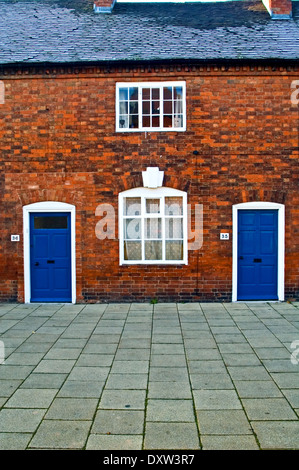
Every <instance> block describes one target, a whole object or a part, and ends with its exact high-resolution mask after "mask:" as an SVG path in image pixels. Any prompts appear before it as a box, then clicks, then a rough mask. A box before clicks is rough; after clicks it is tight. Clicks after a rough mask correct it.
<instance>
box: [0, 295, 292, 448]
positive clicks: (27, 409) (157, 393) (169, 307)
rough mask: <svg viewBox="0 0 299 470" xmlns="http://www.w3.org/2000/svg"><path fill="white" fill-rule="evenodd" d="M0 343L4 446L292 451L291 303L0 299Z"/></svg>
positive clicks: (0, 413) (0, 421)
mask: <svg viewBox="0 0 299 470" xmlns="http://www.w3.org/2000/svg"><path fill="white" fill-rule="evenodd" d="M0 340H1V342H0V352H1V351H2V358H3V356H4V357H5V362H4V363H2V364H1V365H0V449H49V448H50V449H103V450H109V449H111V450H119V449H122V450H141V449H147V450H151V449H153V450H157V449H164V450H165V449H170V450H178V449H182V450H196V449H203V450H205V449H298V448H299V418H298V417H299V363H298V362H299V303H293V304H289V303H271V304H270V303H248V304H243V303H234V304H233V303H225V304H215V303H194V304H175V303H172V304H159V303H158V304H155V305H150V304H94V305H57V304H56V305H53V304H48V305H40V304H30V305H22V304H0ZM295 342H297V343H295ZM1 346H2V348H1ZM292 353H293V356H292ZM297 354H298V360H297V359H296V358H297ZM0 359H1V354H0ZM2 362H3V359H2Z"/></svg>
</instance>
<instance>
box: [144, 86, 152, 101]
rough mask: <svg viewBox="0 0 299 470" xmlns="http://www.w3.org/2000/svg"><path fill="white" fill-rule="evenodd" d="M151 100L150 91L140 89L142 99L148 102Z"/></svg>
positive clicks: (148, 89)
mask: <svg viewBox="0 0 299 470" xmlns="http://www.w3.org/2000/svg"><path fill="white" fill-rule="evenodd" d="M150 98H151V89H150V88H142V99H143V100H149V99H150Z"/></svg>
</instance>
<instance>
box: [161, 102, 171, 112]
mask: <svg viewBox="0 0 299 470" xmlns="http://www.w3.org/2000/svg"><path fill="white" fill-rule="evenodd" d="M163 105H164V106H163V112H164V114H172V101H164V103H163Z"/></svg>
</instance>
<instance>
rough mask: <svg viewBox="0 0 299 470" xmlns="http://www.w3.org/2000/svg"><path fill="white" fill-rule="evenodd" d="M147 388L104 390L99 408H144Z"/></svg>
mask: <svg viewBox="0 0 299 470" xmlns="http://www.w3.org/2000/svg"><path fill="white" fill-rule="evenodd" d="M145 397H146V391H145V390H106V389H105V390H104V391H103V394H102V397H101V401H100V405H99V408H101V409H110V410H111V409H128V408H130V409H135V410H136V409H139V410H140V409H144V408H145Z"/></svg>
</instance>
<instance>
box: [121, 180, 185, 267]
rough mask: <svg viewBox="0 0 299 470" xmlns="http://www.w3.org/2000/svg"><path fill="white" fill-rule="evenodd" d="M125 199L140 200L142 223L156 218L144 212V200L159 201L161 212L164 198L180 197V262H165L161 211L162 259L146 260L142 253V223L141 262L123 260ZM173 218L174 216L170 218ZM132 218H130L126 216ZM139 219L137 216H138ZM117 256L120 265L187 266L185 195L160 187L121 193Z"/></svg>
mask: <svg viewBox="0 0 299 470" xmlns="http://www.w3.org/2000/svg"><path fill="white" fill-rule="evenodd" d="M127 197H132V198H141V214H140V220H141V221H142V222H143V221H144V220H145V219H148V218H151V217H157V215H156V214H148V213H146V210H145V201H146V199H160V201H161V207H162V210H163V208H164V201H165V197H181V198H182V200H183V214H182V216H180V217H181V218H182V222H183V259H181V260H167V259H165V240H166V237H165V219H166V217H167V216H165V214H164V212H162V210H161V214H159V217H160V218H161V219H162V236H161V240H162V246H163V248H162V259H160V260H159V259H157V260H146V259H145V251H144V242H145V240H146V238H145V236H144V231H143V230H144V229H143V223H141V226H142V228H141V238H140V240H141V244H142V259H141V260H126V259H124V241H125V237H124V220H125V219H126V216H124V200H125V198H127ZM172 217H175V216H172ZM128 218H132V216H128ZM138 218H139V216H138ZM119 254H120V265H133V264H165V265H170V264H172V265H173V264H188V259H187V258H188V216H187V193H185V192H184V191H180V190H178V189H173V188H167V187H160V188H155V189H149V188H142V187H140V188H133V189H129V190H127V191H123V192H122V193H120V194H119Z"/></svg>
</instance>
